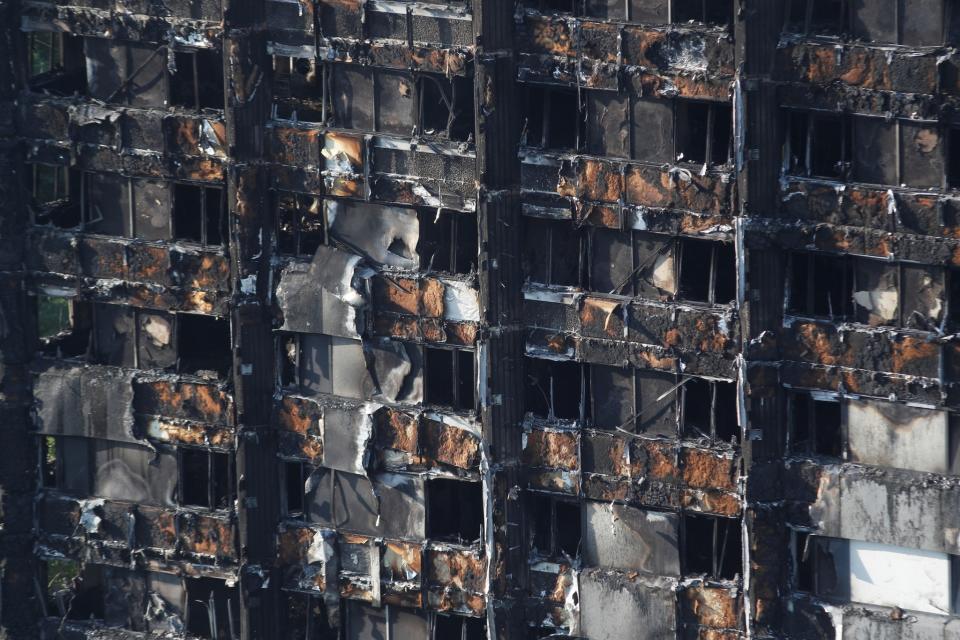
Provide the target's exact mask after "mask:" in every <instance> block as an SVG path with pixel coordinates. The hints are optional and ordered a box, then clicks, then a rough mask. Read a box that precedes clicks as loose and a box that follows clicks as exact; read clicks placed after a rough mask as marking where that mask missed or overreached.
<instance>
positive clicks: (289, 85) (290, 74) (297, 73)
mask: <svg viewBox="0 0 960 640" xmlns="http://www.w3.org/2000/svg"><path fill="white" fill-rule="evenodd" d="M327 74H328V66H327V65H325V64H322V63H320V62H318V61H317V60H316V59H315V58H292V57H289V56H273V98H274V104H273V110H274V113H273V117H274V118H282V119H290V120H302V121H304V122H320V123H324V122H326V121H327V117H328V112H329V109H328V105H327V100H326V95H327V91H326V87H327V85H328V82H329V81H328V79H327Z"/></svg>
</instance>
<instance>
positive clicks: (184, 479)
mask: <svg viewBox="0 0 960 640" xmlns="http://www.w3.org/2000/svg"><path fill="white" fill-rule="evenodd" d="M178 454H179V468H180V484H179V488H180V504H181V505H183V506H188V507H203V508H204V509H214V510H224V509H232V508H233V499H234V495H235V491H234V483H235V480H234V464H233V455H232V454H230V453H221V452H219V451H210V450H207V449H190V448H184V447H181V448H180V449H178Z"/></svg>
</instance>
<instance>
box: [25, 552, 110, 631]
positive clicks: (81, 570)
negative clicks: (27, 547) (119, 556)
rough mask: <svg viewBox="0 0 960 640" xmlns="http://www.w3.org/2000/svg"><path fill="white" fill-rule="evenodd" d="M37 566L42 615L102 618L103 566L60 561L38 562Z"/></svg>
mask: <svg viewBox="0 0 960 640" xmlns="http://www.w3.org/2000/svg"><path fill="white" fill-rule="evenodd" d="M39 564H40V583H41V584H43V585H44V586H45V589H44V596H45V597H44V599H43V603H42V605H43V609H44V612H45V614H46V615H48V616H56V617H60V618H62V619H67V620H90V619H96V620H102V619H103V617H104V593H105V591H104V586H105V585H104V574H103V571H104V567H103V565H97V564H93V563H84V564H81V563H80V562H77V561H74V560H67V559H64V558H51V559H47V560H42V561H41V562H40V563H39Z"/></svg>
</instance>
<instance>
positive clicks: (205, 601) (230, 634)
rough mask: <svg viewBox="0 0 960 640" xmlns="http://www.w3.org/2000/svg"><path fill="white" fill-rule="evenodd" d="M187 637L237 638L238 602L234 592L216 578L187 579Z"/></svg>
mask: <svg viewBox="0 0 960 640" xmlns="http://www.w3.org/2000/svg"><path fill="white" fill-rule="evenodd" d="M186 587H187V611H186V614H187V625H186V626H187V633H188V634H190V635H193V636H197V637H200V638H211V639H212V640H237V639H238V638H239V637H240V624H239V623H240V619H239V614H240V606H239V605H240V602H239V599H238V597H237V590H236V588H235V587H234V588H230V587H227V585H226V582H225V581H223V580H220V579H218V578H188V579H187V580H186Z"/></svg>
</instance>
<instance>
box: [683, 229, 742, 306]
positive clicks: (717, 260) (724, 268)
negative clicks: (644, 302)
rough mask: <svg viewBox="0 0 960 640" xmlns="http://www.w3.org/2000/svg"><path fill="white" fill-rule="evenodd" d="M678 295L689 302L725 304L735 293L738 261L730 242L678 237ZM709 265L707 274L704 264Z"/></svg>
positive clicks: (734, 297)
mask: <svg viewBox="0 0 960 640" xmlns="http://www.w3.org/2000/svg"><path fill="white" fill-rule="evenodd" d="M677 244H678V253H679V260H677V269H678V271H679V273H678V274H677V281H678V282H679V298H680V299H681V300H686V301H691V302H706V303H708V304H727V303H729V302H731V301H732V300H734V299H736V297H737V265H736V255H735V250H734V248H733V244H732V243H729V242H713V241H709V240H696V239H693V238H680V239H678V241H677ZM704 264H707V265H708V273H707V278H704V277H703V275H704V274H703V265H704Z"/></svg>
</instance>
